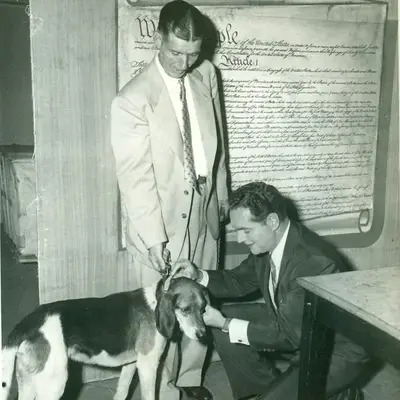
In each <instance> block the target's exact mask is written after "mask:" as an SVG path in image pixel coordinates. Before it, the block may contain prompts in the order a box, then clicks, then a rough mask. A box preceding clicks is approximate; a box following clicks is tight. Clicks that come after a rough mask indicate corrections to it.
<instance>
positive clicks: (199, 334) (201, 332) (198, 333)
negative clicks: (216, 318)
mask: <svg viewBox="0 0 400 400" xmlns="http://www.w3.org/2000/svg"><path fill="white" fill-rule="evenodd" d="M204 336H206V330H205V329H198V330H197V331H196V337H197V339H201V338H203V337H204Z"/></svg>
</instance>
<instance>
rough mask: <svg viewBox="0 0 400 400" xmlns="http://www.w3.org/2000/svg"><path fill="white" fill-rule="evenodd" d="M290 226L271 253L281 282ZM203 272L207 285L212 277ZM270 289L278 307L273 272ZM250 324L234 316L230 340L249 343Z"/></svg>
mask: <svg viewBox="0 0 400 400" xmlns="http://www.w3.org/2000/svg"><path fill="white" fill-rule="evenodd" d="M289 228H290V222H289V224H288V226H287V227H286V230H285V232H284V234H283V236H282V237H281V240H280V241H279V243H278V245H277V246H276V247H275V249H274V250H273V251H272V253H271V258H272V261H273V262H274V264H275V267H276V276H277V282H279V273H280V270H281V264H282V257H283V251H284V249H285V245H286V240H287V236H288V233H289ZM202 273H203V276H202V279H201V280H200V281H199V283H200V284H201V285H203V286H207V285H208V281H209V279H210V277H209V275H208V273H207V271H204V270H202ZM268 290H269V295H270V297H271V300H272V304H273V306H274V307H275V309H276V308H277V307H276V304H275V296H274V293H273V287H272V278H271V274H270V275H269V282H268ZM248 325H249V321H245V320H243V319H238V318H232V320H231V323H230V324H229V340H230V342H231V343H241V344H247V345H248V344H250V343H249V339H248V337H247V328H248Z"/></svg>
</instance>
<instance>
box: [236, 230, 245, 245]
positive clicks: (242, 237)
mask: <svg viewBox="0 0 400 400" xmlns="http://www.w3.org/2000/svg"><path fill="white" fill-rule="evenodd" d="M236 236H237V242H238V243H243V242H244V241H245V239H246V236H245V234H244V233H243V232H242V231H237V233H236Z"/></svg>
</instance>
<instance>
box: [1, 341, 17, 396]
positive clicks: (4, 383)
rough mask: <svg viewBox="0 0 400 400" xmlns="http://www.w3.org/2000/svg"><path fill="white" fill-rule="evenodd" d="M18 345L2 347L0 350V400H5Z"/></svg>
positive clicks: (8, 390)
mask: <svg viewBox="0 0 400 400" xmlns="http://www.w3.org/2000/svg"><path fill="white" fill-rule="evenodd" d="M17 350H18V346H12V347H7V346H6V347H3V350H2V352H1V392H0V393H1V395H0V400H7V397H8V394H9V392H10V388H11V382H12V377H13V374H14V365H15V357H16V354H17Z"/></svg>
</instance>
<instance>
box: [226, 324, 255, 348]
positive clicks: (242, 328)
mask: <svg viewBox="0 0 400 400" xmlns="http://www.w3.org/2000/svg"><path fill="white" fill-rule="evenodd" d="M248 325H249V321H244V320H243V319H237V318H232V321H231V323H230V324H229V340H230V342H231V343H240V344H247V345H249V344H250V343H249V339H248V337H247V327H248Z"/></svg>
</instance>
